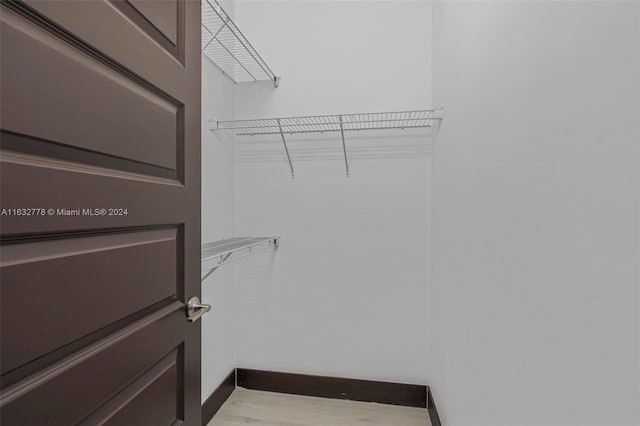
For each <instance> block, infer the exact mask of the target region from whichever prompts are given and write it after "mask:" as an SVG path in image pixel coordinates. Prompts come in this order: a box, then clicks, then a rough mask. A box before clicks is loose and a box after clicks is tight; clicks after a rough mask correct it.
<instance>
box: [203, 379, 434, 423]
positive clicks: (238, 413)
mask: <svg viewBox="0 0 640 426" xmlns="http://www.w3.org/2000/svg"><path fill="white" fill-rule="evenodd" d="M238 425H255V426H365V425H366V426H431V422H430V421H429V413H428V411H427V410H426V409H423V408H412V407H398V406H395V405H384V404H375V403H369V402H356V401H343V400H338V399H328V398H314V397H310V396H300V395H287V394H282V393H273V392H262V391H254V390H247V389H243V388H236V390H235V391H234V392H233V394H232V395H231V396H230V397H229V399H228V400H227V402H226V403H225V404H224V405H223V406H222V408H220V411H218V413H217V414H216V416H215V417H214V418H213V420H211V422H210V423H209V424H208V426H238Z"/></svg>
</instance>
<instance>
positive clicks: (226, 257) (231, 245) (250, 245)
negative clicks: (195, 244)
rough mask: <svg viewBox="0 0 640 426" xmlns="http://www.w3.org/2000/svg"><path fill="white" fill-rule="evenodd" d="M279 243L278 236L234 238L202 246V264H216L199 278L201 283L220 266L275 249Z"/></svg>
mask: <svg viewBox="0 0 640 426" xmlns="http://www.w3.org/2000/svg"><path fill="white" fill-rule="evenodd" d="M279 241H280V236H279V235H274V236H272V237H236V238H229V239H227V240H220V241H215V242H212V243H207V244H203V245H202V250H201V258H202V263H203V264H205V263H209V262H211V261H217V262H216V263H215V264H214V265H213V266H210V267H209V268H208V270H207V272H206V273H205V274H204V275H203V276H202V277H201V281H204V280H205V279H206V278H207V277H209V275H211V274H212V273H213V271H215V270H216V269H218V268H219V267H221V266H222V265H226V264H228V263H231V262H235V261H238V260H240V259H244V258H245V257H247V256H250V255H252V254H254V253H257V252H259V251H262V250H266V249H269V248H271V247H276V248H277V247H278V244H279ZM241 252H244V254H242V255H238V253H241ZM233 255H235V256H233Z"/></svg>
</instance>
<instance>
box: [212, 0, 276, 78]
mask: <svg viewBox="0 0 640 426" xmlns="http://www.w3.org/2000/svg"><path fill="white" fill-rule="evenodd" d="M202 52H203V53H204V54H205V55H206V56H207V57H208V58H209V59H211V61H212V62H213V63H214V64H216V65H217V66H218V68H220V70H221V71H222V72H223V73H224V74H225V75H226V76H227V77H229V78H230V79H231V80H233V81H234V82H235V83H243V82H250V81H264V80H269V81H271V82H272V83H273V85H274V86H275V87H278V84H279V83H280V77H277V76H276V75H275V74H274V72H273V71H272V70H271V68H269V66H268V65H267V63H266V62H265V61H264V59H262V57H261V56H260V54H259V53H258V52H257V51H256V49H255V48H254V47H253V46H252V45H251V43H250V42H249V40H247V38H246V37H245V36H244V34H242V31H240V29H239V28H238V26H237V25H236V24H235V22H233V20H232V19H231V18H230V17H229V15H228V14H227V13H226V12H225V11H224V9H223V8H222V7H221V6H220V4H219V3H218V2H217V1H216V0H202Z"/></svg>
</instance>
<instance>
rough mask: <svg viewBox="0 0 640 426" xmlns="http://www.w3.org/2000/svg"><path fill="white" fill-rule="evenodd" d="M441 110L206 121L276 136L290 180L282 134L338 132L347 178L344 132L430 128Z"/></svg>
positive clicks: (215, 127)
mask: <svg viewBox="0 0 640 426" xmlns="http://www.w3.org/2000/svg"><path fill="white" fill-rule="evenodd" d="M442 111H443V108H442V107H440V108H435V109H425V110H414V111H395V112H375V113H358V114H333V115H313V116H305V117H286V118H262V119H255V120H231V121H213V120H209V123H210V126H211V130H230V131H233V132H234V134H235V135H236V136H256V135H280V136H281V138H282V143H283V145H284V150H285V153H286V156H287V160H288V162H289V169H290V171H291V177H294V176H295V173H294V170H293V164H292V162H291V156H290V155H289V148H288V146H287V141H286V138H285V135H287V134H289V135H294V134H304V133H325V132H340V134H341V137H342V150H343V153H344V165H345V169H346V176H349V161H348V158H347V147H346V143H345V137H344V134H345V132H360V131H367V130H389V129H397V130H404V129H415V128H425V127H432V126H433V125H434V124H435V123H438V122H439V121H440V120H441V119H442V114H441V113H442Z"/></svg>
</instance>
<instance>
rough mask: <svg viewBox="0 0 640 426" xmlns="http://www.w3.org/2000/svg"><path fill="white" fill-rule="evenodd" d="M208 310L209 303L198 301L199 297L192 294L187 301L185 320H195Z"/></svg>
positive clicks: (209, 308) (209, 307)
mask: <svg viewBox="0 0 640 426" xmlns="http://www.w3.org/2000/svg"><path fill="white" fill-rule="evenodd" d="M210 310H211V305H208V304H206V303H200V299H199V298H198V297H197V296H194V297H192V298H191V299H189V301H188V302H187V321H189V322H196V321H198V320H199V319H200V317H201V316H203V315H204V314H206V313H207V312H209V311H210Z"/></svg>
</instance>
